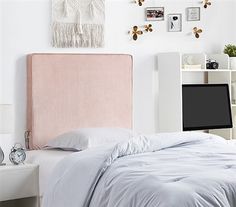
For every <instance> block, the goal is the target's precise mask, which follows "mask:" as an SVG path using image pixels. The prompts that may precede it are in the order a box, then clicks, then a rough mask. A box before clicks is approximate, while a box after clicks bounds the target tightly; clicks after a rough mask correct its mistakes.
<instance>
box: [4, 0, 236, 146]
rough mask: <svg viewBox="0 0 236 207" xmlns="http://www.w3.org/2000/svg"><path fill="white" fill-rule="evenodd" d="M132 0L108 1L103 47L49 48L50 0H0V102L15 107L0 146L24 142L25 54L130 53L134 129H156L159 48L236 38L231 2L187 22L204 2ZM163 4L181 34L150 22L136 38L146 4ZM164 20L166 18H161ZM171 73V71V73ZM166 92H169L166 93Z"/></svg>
mask: <svg viewBox="0 0 236 207" xmlns="http://www.w3.org/2000/svg"><path fill="white" fill-rule="evenodd" d="M131 2H132V0H106V34H105V45H106V46H105V48H102V49H53V48H51V46H50V9H51V7H50V0H0V9H1V10H0V41H1V42H0V44H1V46H0V48H1V49H0V66H1V67H0V72H1V73H0V74H1V79H0V81H1V84H0V103H12V104H14V108H15V133H14V135H12V137H10V136H9V135H8V136H6V135H5V136H3V135H2V136H1V137H2V138H1V139H0V146H1V145H4V147H5V150H9V147H10V145H11V144H12V143H13V142H15V141H20V142H22V143H23V142H24V138H23V136H24V130H25V125H26V124H25V119H26V118H25V114H26V104H25V103H26V90H25V89H26V64H25V56H26V54H28V53H33V52H72V53H73V52H74V53H84V52H86V53H101V52H102V53H103V52H104V53H108V52H109V53H129V54H132V55H133V56H134V127H135V129H137V130H138V131H142V132H146V133H151V132H155V131H156V126H157V124H156V117H157V114H156V107H155V106H156V102H157V90H156V85H157V82H156V71H155V68H156V64H155V60H156V59H155V56H156V54H157V53H158V52H167V51H181V52H203V51H204V52H221V51H222V49H223V46H224V45H225V44H226V43H235V42H236V24H235V16H234V10H235V9H236V3H235V2H234V0H224V1H222V0H215V1H214V0H212V3H213V5H212V6H211V7H210V8H209V9H202V21H201V22H186V21H185V9H186V7H189V6H202V5H201V4H200V3H199V2H200V1H199V0H146V3H145V4H144V6H143V7H139V6H137V5H136V4H134V3H131ZM148 6H164V7H165V12H166V14H168V13H183V32H182V33H167V32H166V29H167V22H166V21H161V22H160V21H159V22H152V24H153V28H154V30H155V31H154V32H153V33H149V34H145V35H143V36H142V37H140V38H139V40H138V41H137V42H134V41H131V38H130V36H129V35H128V30H129V29H131V28H132V27H133V26H134V25H139V26H141V25H144V24H145V21H144V8H145V7H148ZM165 19H167V18H165ZM194 26H199V27H201V28H202V29H203V31H204V32H203V34H202V37H201V38H200V39H199V40H197V39H195V38H193V36H191V35H189V32H191V30H192V28H193V27H194ZM170 75H171V74H170ZM167 95H168V94H167Z"/></svg>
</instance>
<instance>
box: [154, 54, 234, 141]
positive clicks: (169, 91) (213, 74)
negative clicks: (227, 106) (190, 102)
mask: <svg viewBox="0 0 236 207" xmlns="http://www.w3.org/2000/svg"><path fill="white" fill-rule="evenodd" d="M189 58H190V59H191V64H192V65H199V69H183V68H184V67H183V65H185V64H186V62H188V61H189ZM207 59H213V60H216V61H217V62H218V63H219V69H217V70H209V69H206V61H207ZM157 65H158V79H159V87H158V89H159V93H158V96H159V97H158V100H159V101H158V108H159V110H158V112H159V113H158V118H159V120H158V129H159V131H160V132H175V131H182V130H183V125H182V123H183V121H182V84H201V83H209V84H213V83H227V84H228V85H229V89H230V96H231V97H232V92H231V84H232V82H236V70H235V71H234V70H230V69H229V57H228V55H225V54H205V53H196V54H181V53H178V52H173V53H159V54H158V63H157ZM231 106H232V116H233V120H234V116H236V103H232V105H231ZM235 124H236V123H235ZM210 133H213V134H217V135H220V136H222V137H224V138H226V139H236V130H234V129H217V130H210Z"/></svg>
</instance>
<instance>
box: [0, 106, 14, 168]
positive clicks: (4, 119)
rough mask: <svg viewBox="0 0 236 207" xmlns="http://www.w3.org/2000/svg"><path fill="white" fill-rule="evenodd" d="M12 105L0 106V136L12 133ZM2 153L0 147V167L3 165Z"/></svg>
mask: <svg viewBox="0 0 236 207" xmlns="http://www.w3.org/2000/svg"><path fill="white" fill-rule="evenodd" d="M12 122H13V113H12V105H10V104H0V134H10V133H12V126H13V123H12ZM3 160H4V153H3V151H2V149H1V146H0V165H3V163H2V162H3Z"/></svg>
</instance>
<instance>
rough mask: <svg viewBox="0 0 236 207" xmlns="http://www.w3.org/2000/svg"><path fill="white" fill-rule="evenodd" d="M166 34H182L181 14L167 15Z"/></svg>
mask: <svg viewBox="0 0 236 207" xmlns="http://www.w3.org/2000/svg"><path fill="white" fill-rule="evenodd" d="M168 32H182V14H168Z"/></svg>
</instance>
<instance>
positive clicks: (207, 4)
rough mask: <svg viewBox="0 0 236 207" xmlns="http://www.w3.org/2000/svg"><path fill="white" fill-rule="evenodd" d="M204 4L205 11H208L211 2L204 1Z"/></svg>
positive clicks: (208, 0)
mask: <svg viewBox="0 0 236 207" xmlns="http://www.w3.org/2000/svg"><path fill="white" fill-rule="evenodd" d="M202 3H203V4H204V8H205V9H206V8H207V7H208V6H211V2H210V0H204V1H203V2H202Z"/></svg>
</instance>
